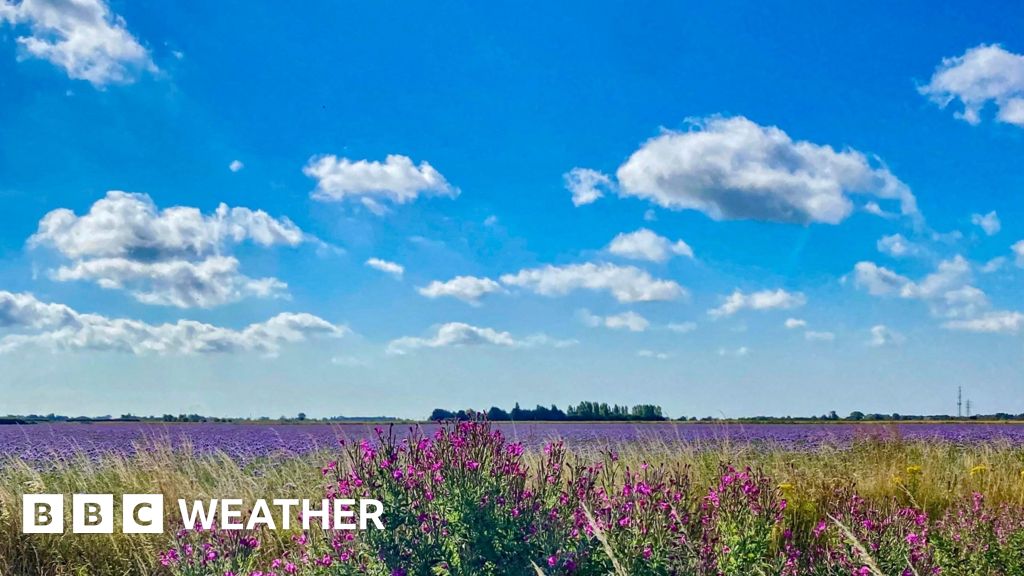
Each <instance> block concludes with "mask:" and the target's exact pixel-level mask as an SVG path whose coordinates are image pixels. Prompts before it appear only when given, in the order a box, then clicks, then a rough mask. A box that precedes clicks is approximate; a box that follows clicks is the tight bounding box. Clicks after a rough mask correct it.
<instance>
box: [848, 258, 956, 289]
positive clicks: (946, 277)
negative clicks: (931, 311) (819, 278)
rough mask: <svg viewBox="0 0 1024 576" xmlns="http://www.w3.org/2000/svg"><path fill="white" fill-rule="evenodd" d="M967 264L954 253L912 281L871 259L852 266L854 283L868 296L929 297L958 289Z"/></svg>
mask: <svg viewBox="0 0 1024 576" xmlns="http://www.w3.org/2000/svg"><path fill="white" fill-rule="evenodd" d="M970 270H971V269H970V263H968V262H967V260H966V259H965V258H964V257H963V256H959V255H958V256H955V257H953V258H951V259H948V260H943V261H942V262H940V263H939V265H938V268H937V269H936V270H935V272H933V273H931V274H928V275H927V276H925V277H924V278H923V279H922V280H921V281H920V282H914V281H912V280H911V279H910V278H907V277H906V276H902V275H900V274H897V273H895V272H893V271H892V270H889V269H888V268H885V267H882V266H878V265H877V264H875V263H874V262H858V263H857V264H856V265H855V266H854V269H853V271H854V283H855V284H856V285H857V286H858V287H860V288H863V289H866V290H867V291H868V293H869V294H871V295H872V296H899V297H901V298H908V299H920V300H932V299H935V298H940V297H945V296H946V295H947V293H949V292H951V291H954V290H956V289H961V288H963V287H964V286H965V285H967V282H968V281H969V280H970Z"/></svg>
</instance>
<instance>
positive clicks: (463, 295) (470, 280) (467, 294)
mask: <svg viewBox="0 0 1024 576" xmlns="http://www.w3.org/2000/svg"><path fill="white" fill-rule="evenodd" d="M417 291H418V292H419V293H420V294H422V295H423V296H426V297H427V298H441V297H445V296H447V297H451V298H458V299H459V300H462V301H463V302H467V303H469V304H474V305H477V304H479V303H480V299H481V298H483V297H484V296H486V295H488V294H493V293H495V292H502V291H504V289H503V288H502V287H501V285H500V284H498V283H497V282H495V281H494V280H491V279H490V278H477V277H476V276H456V277H455V278H452V279H451V280H448V281H447V282H441V281H439V280H434V281H433V282H431V283H430V284H428V285H426V286H423V287H421V288H418V289H417Z"/></svg>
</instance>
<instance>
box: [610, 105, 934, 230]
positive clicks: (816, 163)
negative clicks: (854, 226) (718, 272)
mask: <svg viewBox="0 0 1024 576" xmlns="http://www.w3.org/2000/svg"><path fill="white" fill-rule="evenodd" d="M618 181H619V194H620V195H622V196H636V197H639V198H644V199H647V200H650V201H651V202H654V203H655V204H657V205H659V206H662V207H665V208H671V209H675V210H699V211H701V212H704V213H705V214H707V215H708V216H710V217H711V218H713V219H715V220H741V219H754V220H768V221H774V222H791V223H800V224H807V223H811V222H824V223H828V224H837V223H839V222H841V221H843V220H844V219H846V217H847V216H849V215H850V213H851V212H852V211H853V203H852V202H851V200H850V198H849V196H850V195H852V194H866V195H870V196H874V197H876V198H881V199H887V200H896V201H899V203H900V206H901V211H902V213H903V214H904V215H907V216H913V217H915V218H916V217H918V213H917V203H916V200H915V198H914V196H913V194H912V193H911V192H910V189H909V188H907V186H906V185H905V184H904V183H903V182H900V180H899V179H897V178H896V177H895V176H894V175H893V174H892V173H891V172H889V171H888V170H887V169H886V168H884V167H877V168H876V167H872V165H871V163H870V162H869V161H868V159H867V157H866V156H865V155H864V154H862V153H860V152H858V151H856V150H844V151H841V152H836V151H835V150H834V149H833V148H832V147H830V146H821V145H817V144H813V143H811V142H806V141H797V142H794V141H793V140H792V139H791V138H790V137H789V136H788V135H787V134H786V133H785V132H783V131H782V130H780V129H778V128H775V127H765V126H759V125H758V124H755V123H754V122H751V121H750V120H748V119H746V118H743V117H742V116H739V117H733V118H721V117H712V118H707V119H705V120H703V121H701V122H700V123H699V124H697V126H696V129H695V130H691V131H688V132H675V131H665V132H664V133H663V134H662V135H660V136H657V137H655V138H652V139H650V140H648V141H647V142H646V143H644V145H643V146H641V147H640V149H639V150H637V151H636V152H634V153H633V155H632V156H631V157H630V158H629V159H628V160H627V161H626V163H625V164H623V165H622V166H621V167H619V170H618Z"/></svg>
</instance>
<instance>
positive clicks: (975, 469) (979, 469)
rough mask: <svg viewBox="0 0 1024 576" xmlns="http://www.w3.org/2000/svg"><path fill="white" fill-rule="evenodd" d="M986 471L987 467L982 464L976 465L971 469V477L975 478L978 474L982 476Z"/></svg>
mask: <svg viewBox="0 0 1024 576" xmlns="http://www.w3.org/2000/svg"><path fill="white" fill-rule="evenodd" d="M987 470H988V466H985V465H984V464H978V465H977V466H975V467H973V468H971V476H977V475H978V474H982V473H984V472H986V471H987Z"/></svg>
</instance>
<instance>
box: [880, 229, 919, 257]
mask: <svg viewBox="0 0 1024 576" xmlns="http://www.w3.org/2000/svg"><path fill="white" fill-rule="evenodd" d="M876 246H877V247H878V251H879V252H881V253H882V254H886V255H888V256H892V257H893V258H908V257H911V256H919V255H920V254H922V253H923V252H924V250H923V249H922V248H921V247H920V246H918V245H917V244H914V243H913V242H911V241H910V240H907V239H906V238H905V237H904V236H903V235H902V234H892V235H891V236H882V237H881V238H880V239H879V240H878V243H877V244H876Z"/></svg>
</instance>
